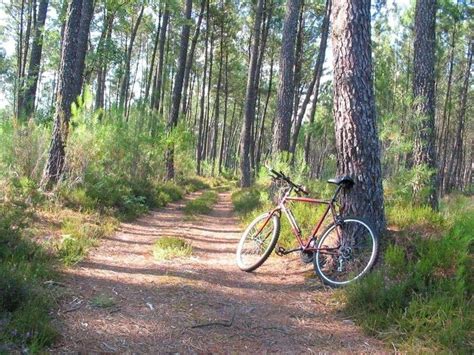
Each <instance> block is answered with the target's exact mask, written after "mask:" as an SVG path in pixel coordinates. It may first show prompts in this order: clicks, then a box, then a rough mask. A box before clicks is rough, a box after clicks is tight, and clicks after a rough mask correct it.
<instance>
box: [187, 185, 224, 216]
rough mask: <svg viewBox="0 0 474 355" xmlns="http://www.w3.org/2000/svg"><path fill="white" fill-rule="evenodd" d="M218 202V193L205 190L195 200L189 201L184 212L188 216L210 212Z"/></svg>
mask: <svg viewBox="0 0 474 355" xmlns="http://www.w3.org/2000/svg"><path fill="white" fill-rule="evenodd" d="M216 202H217V193H216V192H214V191H205V192H203V193H202V194H201V195H200V196H199V197H197V198H195V199H194V200H191V201H188V202H187V203H186V206H184V213H185V214H186V215H188V216H190V215H191V216H192V215H196V214H208V213H210V212H211V211H212V207H213V206H214V205H215V203H216Z"/></svg>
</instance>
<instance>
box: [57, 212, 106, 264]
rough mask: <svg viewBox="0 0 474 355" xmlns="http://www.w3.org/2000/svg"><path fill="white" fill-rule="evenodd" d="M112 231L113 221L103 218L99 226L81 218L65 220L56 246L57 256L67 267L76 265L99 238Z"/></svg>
mask: <svg viewBox="0 0 474 355" xmlns="http://www.w3.org/2000/svg"><path fill="white" fill-rule="evenodd" d="M114 229H115V225H114V223H113V221H112V220H107V219H105V218H104V220H103V221H102V223H101V224H100V225H99V224H95V223H90V222H88V221H86V220H84V219H83V218H67V219H65V220H64V221H63V223H62V228H61V232H62V234H63V237H62V239H61V240H60V241H59V242H58V243H57V245H56V249H57V255H58V257H59V259H60V260H61V261H62V262H63V263H64V264H65V265H67V266H70V265H73V264H76V263H78V262H79V261H81V260H82V259H83V258H84V257H85V256H86V254H87V251H88V250H89V249H90V248H91V247H93V246H95V245H96V244H97V241H98V240H99V239H100V238H103V237H104V236H106V235H109V234H110V233H112V232H113V230H114Z"/></svg>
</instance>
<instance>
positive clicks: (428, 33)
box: [413, 0, 438, 209]
mask: <svg viewBox="0 0 474 355" xmlns="http://www.w3.org/2000/svg"><path fill="white" fill-rule="evenodd" d="M435 24H436V0H417V2H416V8H415V41H414V44H413V48H414V58H413V72H414V75H413V111H414V114H415V145H414V149H413V161H414V165H415V166H417V167H426V168H428V169H430V170H431V173H430V178H429V181H428V182H427V183H426V184H425V183H423V184H421V185H420V186H419V187H416V188H415V191H414V193H415V195H418V194H419V192H420V191H419V189H420V188H421V187H423V186H426V187H427V188H428V189H429V193H428V197H427V198H426V200H425V201H422V202H426V203H429V204H430V206H431V207H432V208H433V209H437V208H438V188H437V180H438V179H437V174H436V151H435V136H434V134H435V81H434V66H435V46H436V39H435ZM418 197H420V196H418Z"/></svg>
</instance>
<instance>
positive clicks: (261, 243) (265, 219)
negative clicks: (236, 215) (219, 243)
mask: <svg viewBox="0 0 474 355" xmlns="http://www.w3.org/2000/svg"><path fill="white" fill-rule="evenodd" d="M279 235H280V218H279V217H278V216H276V215H270V213H264V214H262V215H260V216H258V217H257V218H255V219H254V220H253V222H252V223H250V225H249V226H248V227H247V229H246V230H245V232H244V234H243V235H242V238H241V239H240V242H239V245H238V247H237V265H238V266H239V268H240V269H241V270H243V271H253V270H255V269H257V268H258V267H259V266H261V265H262V264H263V263H264V262H265V260H267V258H268V257H269V256H270V254H271V253H272V251H273V249H274V248H275V245H276V242H277V240H278V237H279Z"/></svg>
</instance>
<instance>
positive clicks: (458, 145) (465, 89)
mask: <svg viewBox="0 0 474 355" xmlns="http://www.w3.org/2000/svg"><path fill="white" fill-rule="evenodd" d="M473 52H474V42H473V41H472V40H471V42H470V43H469V49H468V60H467V64H466V71H465V72H464V81H463V86H462V88H461V93H460V100H459V101H460V102H459V111H458V122H457V123H458V124H457V127H456V135H455V137H454V146H453V149H452V153H451V160H450V163H449V169H448V172H449V175H448V176H447V184H446V185H447V189H446V190H447V192H450V191H451V190H452V189H453V188H458V189H460V188H461V187H462V180H463V174H464V172H463V169H462V162H463V158H464V151H463V148H464V142H463V141H464V130H465V120H466V109H467V97H468V93H469V79H470V76H471V68H472V56H473Z"/></svg>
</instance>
